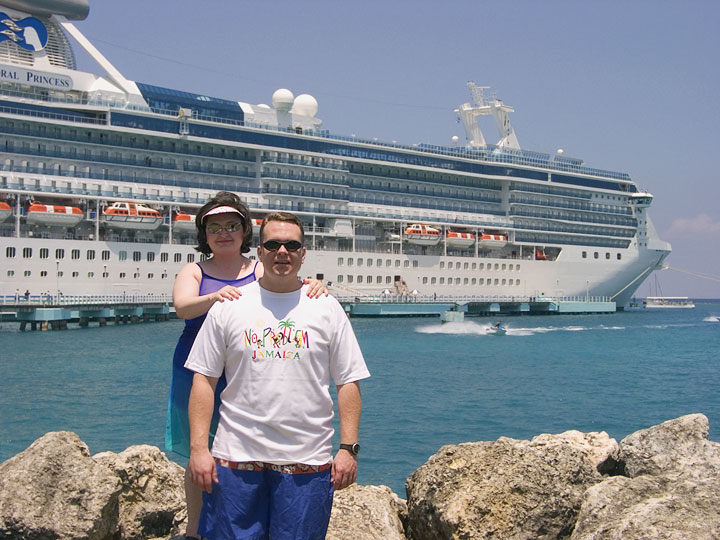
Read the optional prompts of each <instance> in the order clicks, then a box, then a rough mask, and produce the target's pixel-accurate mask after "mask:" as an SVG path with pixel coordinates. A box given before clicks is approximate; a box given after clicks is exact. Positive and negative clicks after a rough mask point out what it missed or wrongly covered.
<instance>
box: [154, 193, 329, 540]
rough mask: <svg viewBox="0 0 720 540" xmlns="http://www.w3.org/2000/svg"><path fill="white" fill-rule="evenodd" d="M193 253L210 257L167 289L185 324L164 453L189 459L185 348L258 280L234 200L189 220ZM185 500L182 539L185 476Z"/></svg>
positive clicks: (189, 497)
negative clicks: (214, 310)
mask: <svg viewBox="0 0 720 540" xmlns="http://www.w3.org/2000/svg"><path fill="white" fill-rule="evenodd" d="M195 226H196V227H197V238H198V247H197V248H196V249H197V250H198V251H200V252H201V253H203V254H204V255H207V256H211V257H210V258H209V259H207V260H205V261H203V262H202V263H189V264H187V265H185V267H184V268H183V269H182V270H180V273H179V274H178V275H177V278H176V279H175V285H174V287H173V303H174V305H175V311H176V313H177V316H178V317H179V318H181V319H185V329H184V330H183V333H182V335H181V336H180V340H179V342H178V344H177V347H176V348H175V355H174V357H173V374H172V382H171V385H170V398H169V400H168V416H167V425H166V430H165V448H166V449H167V450H170V451H172V452H175V453H178V454H180V455H182V456H185V457H190V426H189V422H188V410H187V407H188V399H189V397H190V388H191V387H192V379H193V372H192V371H190V370H188V369H185V367H184V366H185V361H186V360H187V357H188V354H189V353H190V349H191V348H192V345H193V343H194V341H195V337H196V336H197V333H198V330H199V329H200V327H201V326H202V323H203V321H204V320H205V316H206V315H207V312H208V311H209V310H210V308H211V307H212V306H213V304H215V302H225V301H231V300H235V299H236V298H239V297H240V296H241V292H240V289H239V288H240V287H242V286H243V285H246V284H248V283H251V282H252V281H255V280H256V279H259V278H260V277H262V272H263V268H262V265H261V264H259V263H258V262H257V261H253V260H251V259H249V258H248V257H246V256H245V255H244V253H247V252H248V251H250V243H251V242H252V221H251V219H250V211H249V210H248V208H247V206H245V204H244V203H243V202H242V201H241V200H240V198H239V197H238V196H237V195H234V194H233V193H229V192H227V191H221V192H219V193H218V194H217V195H216V196H215V197H213V198H212V199H210V201H208V202H207V203H206V204H205V205H204V206H203V207H202V208H200V210H199V211H198V214H197V217H196V219H195ZM323 293H324V294H327V289H326V288H325V287H324V286H323V284H322V283H321V282H320V281H318V280H312V282H311V286H310V287H309V290H308V293H307V294H308V296H310V297H317V296H320V294H323ZM223 388H225V377H224V376H223V377H222V378H221V379H220V380H219V381H218V385H217V389H216V393H215V412H214V414H213V421H212V424H211V426H210V435H211V437H212V436H213V435H214V434H215V429H216V427H217V423H218V419H219V415H218V407H219V404H220V392H222V390H223ZM185 498H186V501H187V508H188V519H187V530H186V533H185V536H186V538H190V537H195V538H198V534H197V527H198V520H199V518H200V509H201V508H202V492H201V490H200V488H198V487H197V486H195V485H194V484H192V482H190V480H189V478H188V476H187V473H186V475H185Z"/></svg>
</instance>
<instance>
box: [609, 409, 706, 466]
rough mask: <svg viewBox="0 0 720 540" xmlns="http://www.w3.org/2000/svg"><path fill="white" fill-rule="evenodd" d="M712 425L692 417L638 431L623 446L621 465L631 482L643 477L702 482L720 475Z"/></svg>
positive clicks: (683, 417)
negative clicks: (679, 477) (680, 477)
mask: <svg viewBox="0 0 720 540" xmlns="http://www.w3.org/2000/svg"><path fill="white" fill-rule="evenodd" d="M709 433H710V423H709V422H708V419H707V417H706V416H705V415H703V414H689V415H687V416H681V417H680V418H676V419H674V420H668V421H667V422H663V423H662V424H660V425H657V426H653V427H651V428H648V429H643V430H640V431H636V432H635V433H632V434H630V435H628V436H627V437H625V438H624V439H623V440H622V442H621V443H620V456H619V459H620V463H621V464H623V465H624V474H625V475H626V476H629V477H631V478H633V477H636V476H639V475H641V474H652V475H658V474H665V473H672V472H676V473H681V474H684V475H688V474H694V475H695V476H696V477H698V478H706V477H707V476H708V475H718V474H720V444H718V443H715V442H711V441H709V440H708V435H709Z"/></svg>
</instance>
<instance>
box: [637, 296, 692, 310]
mask: <svg viewBox="0 0 720 540" xmlns="http://www.w3.org/2000/svg"><path fill="white" fill-rule="evenodd" d="M644 304H645V307H646V308H647V309H668V308H669V309H673V308H674V309H691V308H694V307H695V304H694V303H693V301H692V300H690V299H689V298H688V297H687V296H648V297H647V298H646V299H645V302H644Z"/></svg>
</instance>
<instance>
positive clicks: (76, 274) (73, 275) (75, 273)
mask: <svg viewBox="0 0 720 540" xmlns="http://www.w3.org/2000/svg"><path fill="white" fill-rule="evenodd" d="M72 277H80V272H73V273H72Z"/></svg>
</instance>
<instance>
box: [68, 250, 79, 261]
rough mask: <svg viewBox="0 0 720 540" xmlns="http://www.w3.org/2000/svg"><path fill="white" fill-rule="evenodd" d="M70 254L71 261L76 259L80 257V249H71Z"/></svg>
mask: <svg viewBox="0 0 720 540" xmlns="http://www.w3.org/2000/svg"><path fill="white" fill-rule="evenodd" d="M70 256H71V257H72V260H73V261H77V260H78V259H79V258H80V250H79V249H73V250H72V251H71V252H70Z"/></svg>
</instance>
